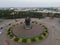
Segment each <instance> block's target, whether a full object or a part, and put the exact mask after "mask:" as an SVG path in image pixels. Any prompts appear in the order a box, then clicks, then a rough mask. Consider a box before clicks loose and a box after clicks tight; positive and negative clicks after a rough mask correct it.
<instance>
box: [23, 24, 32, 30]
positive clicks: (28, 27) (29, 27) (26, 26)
mask: <svg viewBox="0 0 60 45" xmlns="http://www.w3.org/2000/svg"><path fill="white" fill-rule="evenodd" d="M24 28H25V29H27V30H30V29H32V25H25V26H24Z"/></svg>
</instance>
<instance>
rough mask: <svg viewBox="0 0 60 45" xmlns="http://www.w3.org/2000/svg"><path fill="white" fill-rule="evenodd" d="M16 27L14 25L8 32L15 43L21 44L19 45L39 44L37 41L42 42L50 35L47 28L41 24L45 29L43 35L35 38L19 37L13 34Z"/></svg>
mask: <svg viewBox="0 0 60 45" xmlns="http://www.w3.org/2000/svg"><path fill="white" fill-rule="evenodd" d="M15 25H16V24H15ZM15 25H12V26H11V27H10V28H9V29H8V31H7V36H8V37H9V38H10V39H11V40H13V41H15V42H19V43H32V42H37V41H41V40H42V39H44V38H46V36H47V35H48V29H47V27H46V26H44V25H42V24H39V25H40V26H41V27H43V28H44V29H45V32H43V33H42V34H40V35H38V36H36V37H33V38H24V37H17V36H15V35H14V34H13V32H12V29H13V27H14V26H15Z"/></svg>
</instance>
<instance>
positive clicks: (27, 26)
mask: <svg viewBox="0 0 60 45" xmlns="http://www.w3.org/2000/svg"><path fill="white" fill-rule="evenodd" d="M30 21H31V19H30V18H29V17H27V18H26V19H25V29H31V28H32V26H31V24H30Z"/></svg>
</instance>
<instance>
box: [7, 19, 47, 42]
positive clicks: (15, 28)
mask: <svg viewBox="0 0 60 45" xmlns="http://www.w3.org/2000/svg"><path fill="white" fill-rule="evenodd" d="M27 23H28V24H27ZM30 25H31V26H30ZM28 26H29V27H28ZM7 36H8V38H10V39H11V40H13V41H15V42H18V43H33V42H38V41H41V40H43V39H45V38H46V37H47V36H48V29H47V27H46V26H45V25H43V24H42V23H40V22H37V21H30V22H28V19H27V21H24V22H17V23H15V24H13V25H11V26H10V27H9V29H8V30H7Z"/></svg>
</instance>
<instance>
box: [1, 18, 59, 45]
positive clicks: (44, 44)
mask: <svg viewBox="0 0 60 45" xmlns="http://www.w3.org/2000/svg"><path fill="white" fill-rule="evenodd" d="M32 20H36V21H37V22H40V23H43V24H44V25H45V26H46V27H47V28H48V29H49V30H48V31H49V35H48V37H47V38H46V39H44V40H42V41H40V42H35V43H31V44H22V43H16V42H14V41H12V40H10V39H8V37H7V35H6V31H7V29H8V28H9V25H8V24H9V23H12V24H13V23H15V21H14V20H7V21H4V22H2V23H0V24H1V26H2V27H3V29H2V34H0V45H5V40H8V42H9V44H10V45H60V25H59V20H60V18H55V19H49V18H45V19H40V20H39V19H32ZM20 21H24V19H20V20H19V22H20ZM1 26H0V27H1Z"/></svg>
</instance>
